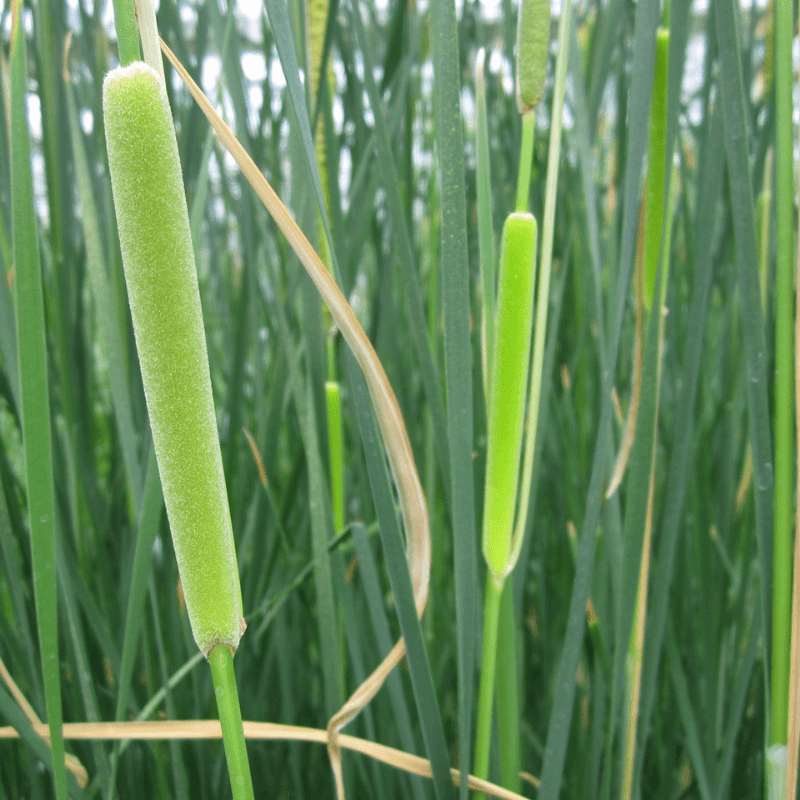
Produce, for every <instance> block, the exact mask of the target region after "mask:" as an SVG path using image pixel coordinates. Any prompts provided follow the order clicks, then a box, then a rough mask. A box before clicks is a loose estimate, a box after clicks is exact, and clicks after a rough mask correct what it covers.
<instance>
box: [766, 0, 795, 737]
mask: <svg viewBox="0 0 800 800" xmlns="http://www.w3.org/2000/svg"><path fill="white" fill-rule="evenodd" d="M792 30H793V25H792V3H791V0H788V1H787V0H778V2H777V3H776V4H775V93H776V98H775V100H776V102H775V105H776V130H775V138H776V148H775V167H776V169H775V173H776V183H775V195H776V197H775V205H776V208H775V212H776V222H777V253H776V266H775V270H776V275H775V351H776V352H775V543H774V549H773V559H774V560H773V570H774V572H773V584H772V675H771V679H770V683H771V687H770V689H771V691H770V700H771V708H770V726H769V731H770V733H769V736H770V738H769V744H786V729H787V724H788V722H787V721H788V691H789V638H790V630H791V581H792V491H793V488H792V475H793V465H792V449H793V442H794V437H793V413H794V410H793V402H792V400H793V398H792V391H793V386H792V381H793V372H792V209H793V208H794V198H793V186H792V183H793V176H794V168H793V165H792Z"/></svg>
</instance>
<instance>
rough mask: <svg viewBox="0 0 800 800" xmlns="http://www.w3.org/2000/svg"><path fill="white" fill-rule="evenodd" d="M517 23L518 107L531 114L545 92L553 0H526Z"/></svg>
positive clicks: (520, 9)
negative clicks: (551, 2)
mask: <svg viewBox="0 0 800 800" xmlns="http://www.w3.org/2000/svg"><path fill="white" fill-rule="evenodd" d="M517 26H518V27H517V108H518V109H519V113H520V114H527V113H528V112H529V111H533V110H534V109H535V108H536V106H538V105H539V101H540V100H541V99H542V94H543V93H544V79H545V74H546V72H547V45H548V43H549V42H550V0H522V1H521V3H520V8H519V21H518V23H517Z"/></svg>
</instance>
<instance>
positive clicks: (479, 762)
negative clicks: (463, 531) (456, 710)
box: [474, 570, 503, 800]
mask: <svg viewBox="0 0 800 800" xmlns="http://www.w3.org/2000/svg"><path fill="white" fill-rule="evenodd" d="M502 592H503V579H502V578H500V579H499V580H498V579H497V578H495V577H494V576H493V575H492V571H491V570H487V572H486V603H485V606H484V612H483V659H482V661H481V685H480V691H479V694H478V730H477V733H476V736H475V766H474V770H475V772H474V775H475V777H476V778H483V779H487V778H488V777H489V748H490V745H491V741H492V711H493V710H494V709H493V701H494V683H495V681H494V676H495V668H496V666H497V630H498V621H499V617H500V596H501V595H502ZM478 797H479V799H481V800H482V798H483V795H478Z"/></svg>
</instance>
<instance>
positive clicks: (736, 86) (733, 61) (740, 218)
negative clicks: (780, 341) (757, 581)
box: [715, 0, 773, 698]
mask: <svg viewBox="0 0 800 800" xmlns="http://www.w3.org/2000/svg"><path fill="white" fill-rule="evenodd" d="M738 13H739V7H738V5H737V4H736V3H734V2H731V0H721V2H720V3H719V4H718V5H717V7H716V14H715V17H716V24H717V37H718V43H719V58H720V71H719V87H720V100H721V102H722V109H723V119H724V133H725V152H726V155H727V164H728V175H729V179H730V191H731V213H732V215H733V226H734V231H735V234H736V263H737V269H738V275H739V292H740V298H741V305H742V322H743V325H744V342H745V355H746V363H747V373H746V374H747V378H746V380H745V383H746V386H747V407H748V414H749V417H750V436H751V438H752V445H753V474H754V476H755V487H754V489H755V506H756V536H757V539H758V560H759V569H760V573H761V597H762V614H763V615H764V619H763V623H762V624H763V629H764V642H765V646H766V651H767V653H769V652H770V643H771V641H772V639H771V620H770V618H769V613H768V609H769V608H770V607H771V598H772V524H773V511H772V500H773V497H772V486H773V480H772V446H771V439H770V421H769V420H770V417H769V404H768V401H767V372H766V369H767V366H766V362H767V350H766V336H765V332H764V320H763V316H762V313H761V295H760V289H759V279H758V271H757V265H758V252H757V250H756V239H755V230H756V228H755V214H754V210H753V190H752V185H751V180H750V169H749V165H750V159H749V157H748V154H747V143H748V133H747V119H746V116H745V94H744V91H745V90H744V84H743V79H742V68H741V58H740V52H739V38H738V36H737V23H736V15H737V14H738ZM769 660H770V659H769V657H766V658H765V659H764V669H765V671H766V672H765V692H766V693H767V698H768V697H769V674H770V669H769Z"/></svg>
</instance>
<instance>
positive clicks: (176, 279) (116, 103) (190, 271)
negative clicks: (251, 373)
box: [103, 62, 244, 655]
mask: <svg viewBox="0 0 800 800" xmlns="http://www.w3.org/2000/svg"><path fill="white" fill-rule="evenodd" d="M103 112H104V117H105V128H106V142H107V146H108V161H109V168H110V172H111V185H112V189H113V193H114V206H115V208H116V213H117V225H118V228H119V238H120V245H121V249H122V261H123V265H124V268H125V281H126V283H127V287H128V300H129V303H130V307H131V316H132V318H133V327H134V332H135V334H136V347H137V350H138V353H139V363H140V365H141V372H142V381H143V383H144V390H145V397H146V399H147V409H148V412H149V415H150V426H151V429H152V432H153V444H154V446H155V451H156V458H157V460H158V469H159V474H160V476H161V484H162V487H163V492H164V502H165V505H166V508H167V515H168V517H169V523H170V528H171V529H172V541H173V544H174V547H175V555H176V557H177V560H178V571H179V573H180V577H181V584H182V587H183V593H184V596H185V598H186V608H187V610H188V612H189V620H190V622H191V626H192V633H193V634H194V638H195V641H196V642H197V645H198V647H199V648H200V650H201V651H202V652H203V653H204V654H205V655H208V653H209V651H210V650H211V649H212V648H213V647H214V646H216V645H218V644H225V645H229V646H230V647H232V648H233V649H235V648H236V647H237V645H238V643H239V638H240V636H241V630H243V625H244V623H243V620H242V599H241V590H240V588H239V573H238V570H237V566H236V553H235V549H234V543H233V533H232V529H231V520H230V511H229V509H228V498H227V492H226V488H225V477H224V475H223V471H222V457H221V453H220V447H219V438H218V434H217V423H216V417H215V414H214V400H213V397H212V394H211V379H210V375H209V370H208V355H207V352H206V342H205V332H204V329H203V317H202V310H201V308H200V294H199V291H198V286H197V272H196V269H195V263H194V251H193V249H192V242H191V235H190V232H189V215H188V212H187V208H186V197H185V195H184V189H183V176H182V173H181V166H180V161H179V158H178V145H177V141H176V139H175V130H174V127H173V122H172V115H171V113H170V109H169V104H168V102H167V95H166V91H165V88H164V85H163V83H162V82H161V80H160V78H159V77H158V75H157V74H156V73H155V72H154V71H153V70H152V69H151V68H150V67H149V66H147V65H146V64H143V63H139V62H136V63H133V64H130V65H129V66H127V67H122V68H119V69H116V70H113V71H112V72H110V73H109V74H108V75H107V76H106V79H105V82H104V84H103Z"/></svg>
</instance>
